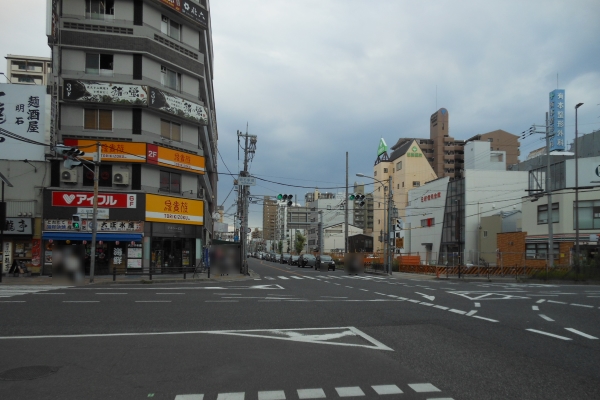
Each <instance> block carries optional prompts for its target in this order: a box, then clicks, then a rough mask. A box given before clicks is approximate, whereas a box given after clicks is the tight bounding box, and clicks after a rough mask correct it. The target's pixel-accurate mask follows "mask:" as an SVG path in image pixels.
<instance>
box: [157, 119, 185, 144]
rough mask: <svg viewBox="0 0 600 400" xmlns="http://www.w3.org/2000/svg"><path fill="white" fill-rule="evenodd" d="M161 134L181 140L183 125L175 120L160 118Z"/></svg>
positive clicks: (171, 138)
mask: <svg viewBox="0 0 600 400" xmlns="http://www.w3.org/2000/svg"><path fill="white" fill-rule="evenodd" d="M160 136H162V137H164V138H167V139H169V140H174V141H176V142H181V125H180V124H176V123H175V122H171V121H167V120H164V119H161V120H160Z"/></svg>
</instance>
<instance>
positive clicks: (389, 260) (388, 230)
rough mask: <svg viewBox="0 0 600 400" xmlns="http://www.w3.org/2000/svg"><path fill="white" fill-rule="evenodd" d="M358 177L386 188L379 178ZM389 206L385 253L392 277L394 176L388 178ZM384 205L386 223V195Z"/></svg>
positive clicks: (387, 266) (359, 174)
mask: <svg viewBox="0 0 600 400" xmlns="http://www.w3.org/2000/svg"><path fill="white" fill-rule="evenodd" d="M356 176H358V177H361V178H369V179H373V180H374V181H377V182H379V183H380V184H381V186H383V187H384V188H385V183H384V182H382V181H380V180H379V179H377V178H374V177H372V176H368V175H365V174H361V173H358V174H356ZM388 188H389V189H388V205H387V233H386V237H385V242H384V253H385V264H386V269H387V272H388V274H389V275H392V260H391V258H392V257H391V256H392V252H391V246H390V232H391V230H392V223H391V220H392V176H391V175H390V176H389V177H388ZM383 203H384V214H383V215H384V221H385V220H386V216H385V212H386V211H385V194H384V198H383Z"/></svg>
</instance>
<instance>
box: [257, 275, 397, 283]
mask: <svg viewBox="0 0 600 400" xmlns="http://www.w3.org/2000/svg"><path fill="white" fill-rule="evenodd" d="M262 279H266V280H268V281H275V280H283V281H288V280H293V279H297V280H302V279H317V280H334V279H340V280H348V279H352V280H364V281H377V282H384V281H387V280H389V278H388V277H383V276H361V275H329V274H322V275H315V276H308V275H290V276H282V275H278V276H262V277H260V278H255V279H254V280H257V281H259V280H262Z"/></svg>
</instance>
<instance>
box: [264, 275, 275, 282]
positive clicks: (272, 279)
mask: <svg viewBox="0 0 600 400" xmlns="http://www.w3.org/2000/svg"><path fill="white" fill-rule="evenodd" d="M265 279H268V280H270V281H274V280H275V278H271V277H270V276H265Z"/></svg>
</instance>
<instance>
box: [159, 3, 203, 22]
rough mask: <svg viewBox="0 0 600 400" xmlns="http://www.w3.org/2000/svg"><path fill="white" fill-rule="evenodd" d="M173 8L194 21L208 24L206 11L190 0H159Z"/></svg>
mask: <svg viewBox="0 0 600 400" xmlns="http://www.w3.org/2000/svg"><path fill="white" fill-rule="evenodd" d="M159 1H160V2H161V3H163V4H165V5H167V6H169V7H171V8H172V9H173V10H175V11H177V12H179V13H181V14H183V15H185V16H186V17H188V18H189V19H191V20H192V21H194V22H197V23H199V24H200V25H203V26H205V27H207V26H208V11H206V10H205V9H204V8H202V7H200V6H199V5H198V4H197V3H194V2H193V1H191V0H159Z"/></svg>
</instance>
